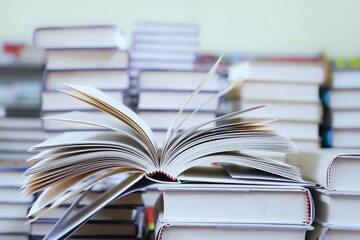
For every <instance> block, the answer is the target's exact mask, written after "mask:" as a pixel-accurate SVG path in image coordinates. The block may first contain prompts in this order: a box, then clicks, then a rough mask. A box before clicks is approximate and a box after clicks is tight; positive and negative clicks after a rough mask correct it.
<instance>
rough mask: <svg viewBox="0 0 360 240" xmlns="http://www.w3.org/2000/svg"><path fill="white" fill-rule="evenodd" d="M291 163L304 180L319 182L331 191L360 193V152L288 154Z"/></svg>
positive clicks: (325, 150) (332, 151)
mask: <svg viewBox="0 0 360 240" xmlns="http://www.w3.org/2000/svg"><path fill="white" fill-rule="evenodd" d="M286 159H287V161H288V162H289V163H291V164H294V165H298V166H299V167H300V169H301V174H302V176H303V178H304V179H307V180H310V181H313V182H317V183H319V184H320V185H322V186H323V187H324V188H326V189H329V190H334V191H336V190H340V191H360V186H359V184H358V182H359V181H360V176H359V173H358V171H357V170H356V169H358V168H360V150H357V149H321V150H315V151H310V150H308V151H306V150H304V151H302V152H300V154H287V156H286Z"/></svg>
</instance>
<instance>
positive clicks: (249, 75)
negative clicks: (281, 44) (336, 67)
mask: <svg viewBox="0 0 360 240" xmlns="http://www.w3.org/2000/svg"><path fill="white" fill-rule="evenodd" d="M244 72H245V73H246V75H245V76H244V77H245V79H248V80H254V81H269V82H287V83H308V84H314V85H321V84H323V83H324V81H325V78H326V74H327V73H326V68H325V64H324V63H323V62H322V61H316V62H314V61H276V60H273V61H272V60H258V61H250V62H242V63H239V64H235V65H233V66H230V67H229V79H230V80H233V79H237V78H239V77H240V76H241V75H242V74H243V73H244Z"/></svg>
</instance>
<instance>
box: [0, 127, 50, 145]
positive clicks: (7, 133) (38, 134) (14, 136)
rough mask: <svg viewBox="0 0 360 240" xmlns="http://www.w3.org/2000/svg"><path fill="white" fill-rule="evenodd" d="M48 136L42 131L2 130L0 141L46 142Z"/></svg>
mask: <svg viewBox="0 0 360 240" xmlns="http://www.w3.org/2000/svg"><path fill="white" fill-rule="evenodd" d="M46 138H47V135H46V133H45V132H44V131H42V130H41V129H34V130H33V129H0V141H1V140H4V141H29V142H39V141H44V140H45V139H46Z"/></svg>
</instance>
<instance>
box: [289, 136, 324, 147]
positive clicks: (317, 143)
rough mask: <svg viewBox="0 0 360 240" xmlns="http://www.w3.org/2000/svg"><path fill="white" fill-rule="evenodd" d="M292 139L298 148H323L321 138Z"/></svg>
mask: <svg viewBox="0 0 360 240" xmlns="http://www.w3.org/2000/svg"><path fill="white" fill-rule="evenodd" d="M291 141H293V143H294V144H295V146H296V147H297V148H298V150H308V149H310V150H314V149H319V148H321V138H318V139H314V140H309V139H301V138H299V139H297V138H292V139H291Z"/></svg>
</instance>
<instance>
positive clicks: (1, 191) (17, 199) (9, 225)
mask: <svg viewBox="0 0 360 240" xmlns="http://www.w3.org/2000/svg"><path fill="white" fill-rule="evenodd" d="M16 164H17V165H11V161H3V160H2V159H1V160H0V239H2V240H5V239H6V240H27V239H28V234H29V225H28V224H27V218H26V215H27V211H28V209H29V207H30V205H31V203H32V202H33V196H31V195H30V196H25V197H24V196H23V195H22V194H21V189H20V188H21V184H22V181H23V178H22V175H23V173H24V171H25V170H26V169H27V168H28V166H27V165H25V164H24V161H23V165H20V163H19V162H16Z"/></svg>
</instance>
